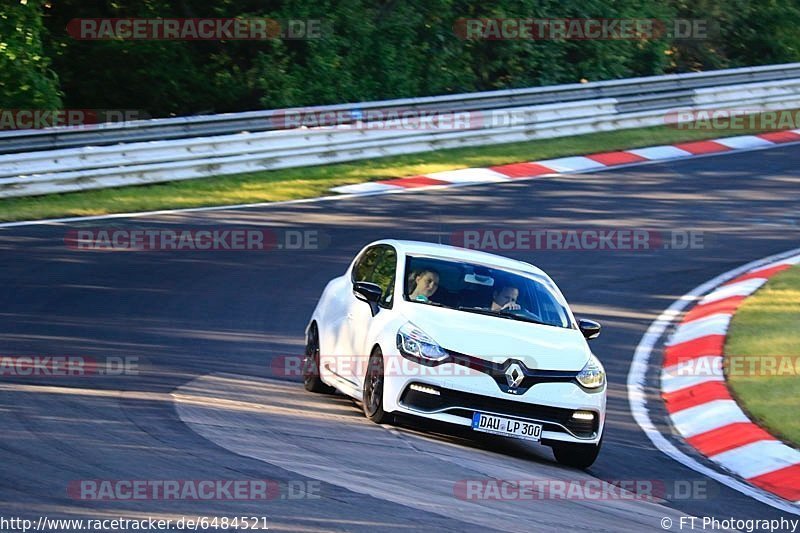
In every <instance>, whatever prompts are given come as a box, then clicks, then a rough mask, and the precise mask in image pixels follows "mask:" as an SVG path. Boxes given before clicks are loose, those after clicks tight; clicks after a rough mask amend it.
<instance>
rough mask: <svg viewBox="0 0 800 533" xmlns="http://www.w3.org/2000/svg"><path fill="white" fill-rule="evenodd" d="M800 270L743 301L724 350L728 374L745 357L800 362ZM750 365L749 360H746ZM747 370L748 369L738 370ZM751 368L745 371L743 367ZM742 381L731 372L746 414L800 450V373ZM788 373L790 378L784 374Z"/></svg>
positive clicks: (782, 275) (780, 276) (777, 278)
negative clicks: (778, 357) (738, 359)
mask: <svg viewBox="0 0 800 533" xmlns="http://www.w3.org/2000/svg"><path fill="white" fill-rule="evenodd" d="M798 325H800V266H795V267H792V268H791V269H789V270H786V271H784V272H781V273H780V274H777V275H776V276H775V277H773V278H771V279H770V280H769V281H768V282H767V284H766V285H764V287H763V288H762V289H761V290H759V291H758V292H757V293H756V294H755V295H754V296H752V297H750V298H748V299H747V300H745V302H744V303H743V304H742V306H741V307H740V308H739V310H738V312H737V313H736V315H735V316H734V318H733V321H732V322H731V327H730V330H729V332H728V338H727V340H726V345H725V354H726V357H728V358H730V359H729V361H728V362H729V368H733V369H735V368H737V363H736V359H737V358H739V357H744V356H776V355H777V356H794V357H795V358H796V359H795V360H798V359H800V337H798V331H800V328H798ZM748 361H749V360H748ZM740 366H744V365H740ZM745 368H747V366H745ZM793 368H794V369H795V373H794V375H779V376H744V375H742V374H744V373H748V372H737V374H738V375H732V374H734V373H732V372H729V373H728V374H729V375H728V383H729V384H730V387H731V390H732V391H733V394H734V396H735V397H736V399H737V400H738V401H739V403H740V405H742V406H743V407H744V409H745V411H747V413H748V414H749V415H750V416H751V417H752V418H753V419H754V420H756V421H758V423H759V424H761V425H762V426H763V427H764V428H765V429H767V430H768V431H769V432H770V433H772V434H773V435H775V436H776V437H779V438H781V439H783V440H784V441H786V442H789V443H791V444H794V445H795V446H797V447H800V416H798V414H800V373H798V372H797V370H798V365H797V364H794V365H793ZM785 373H788V372H785Z"/></svg>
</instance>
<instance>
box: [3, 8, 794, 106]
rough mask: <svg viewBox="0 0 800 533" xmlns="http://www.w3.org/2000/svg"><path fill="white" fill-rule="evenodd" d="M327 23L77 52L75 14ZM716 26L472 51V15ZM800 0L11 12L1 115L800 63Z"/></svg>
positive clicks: (253, 102)
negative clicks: (458, 29)
mask: <svg viewBox="0 0 800 533" xmlns="http://www.w3.org/2000/svg"><path fill="white" fill-rule="evenodd" d="M106 17H109V18H111V17H113V18H125V17H147V18H164V17H189V18H197V17H246V18H250V17H269V18H273V19H278V20H286V19H322V20H324V21H325V24H326V26H325V28H324V30H323V32H322V37H321V38H317V39H300V40H289V39H286V40H281V39H268V40H258V41H235V40H228V41H145V40H104V41H88V40H77V39H74V38H73V37H71V36H70V35H69V34H68V32H67V30H66V27H67V24H68V22H69V21H70V20H71V19H74V18H106ZM473 17H503V18H513V17H525V18H532V17H535V18H604V19H610V18H637V19H642V18H652V19H661V20H666V21H669V20H672V19H675V18H683V19H704V20H707V21H709V23H710V25H709V36H708V38H707V39H702V40H690V39H689V40H681V39H674V38H672V37H670V36H661V37H658V38H651V39H639V40H502V41H500V40H464V39H461V38H459V37H457V36H456V33H455V32H454V23H455V21H456V20H458V19H460V18H473ZM799 27H800V7H798V2H797V0H495V1H493V2H485V1H483V0H480V1H476V0H406V1H402V0H389V1H381V2H368V1H365V0H339V1H332V0H294V1H285V2H279V1H274V0H175V1H167V0H0V107H2V108H6V109H10V108H30V107H35V108H49V109H54V108H60V107H67V108H84V109H86V108H92V109H136V110H143V111H145V112H147V113H148V114H150V115H152V116H167V115H171V114H175V115H187V114H193V113H208V112H215V113H218V112H226V111H243V110H252V109H263V108H279V107H287V106H299V105H311V104H327V103H338V102H354V101H364V100H379V99H387V98H396V97H405V96H424V95H437V94H447V93H459V92H469V91H482V90H491V89H502V88H515V87H529V86H536V85H549V84H555V83H569V82H577V81H580V80H590V81H594V80H603V79H613V78H624V77H630V76H641V75H653V74H662V73H669V72H687V71H693V70H709V69H717V68H726V67H735V66H744V65H758V64H768V63H780V62H789V61H798V60H800V32H799V31H797V28H799Z"/></svg>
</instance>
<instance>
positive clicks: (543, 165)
mask: <svg viewBox="0 0 800 533" xmlns="http://www.w3.org/2000/svg"><path fill="white" fill-rule="evenodd" d="M790 142H800V129H797V130H786V131H775V132H769V133H761V134H759V135H740V136H737V137H724V138H722V139H714V140H709V141H693V142H686V143H678V144H674V145H661V146H651V147H648V148H637V149H635V150H624V151H619V152H602V153H597V154H591V155H587V156H571V157H559V158H557V159H545V160H542V161H530V162H527V163H512V164H510V165H499V166H494V167H488V168H463V169H459V170H446V171H444V172H433V173H431V174H423V175H419V176H410V177H407V178H398V179H391V180H381V181H369V182H366V183H356V184H354V185H342V186H340V187H334V188H332V189H331V191H333V192H337V193H341V194H375V193H386V192H398V191H404V190H408V189H423V188H434V187H436V188H440V187H451V186H455V185H464V184H474V183H493V182H507V181H515V180H521V179H533V178H537V177H543V176H547V175H554V174H580V173H586V172H595V171H598V170H603V169H606V168H612V167H619V166H627V165H636V164H642V163H649V162H657V161H666V160H670V159H681V158H686V157H693V156H700V155H709V154H720V153H724V152H732V151H736V150H741V151H747V150H759V149H763V148H768V147H771V146H774V145H777V144H783V143H790Z"/></svg>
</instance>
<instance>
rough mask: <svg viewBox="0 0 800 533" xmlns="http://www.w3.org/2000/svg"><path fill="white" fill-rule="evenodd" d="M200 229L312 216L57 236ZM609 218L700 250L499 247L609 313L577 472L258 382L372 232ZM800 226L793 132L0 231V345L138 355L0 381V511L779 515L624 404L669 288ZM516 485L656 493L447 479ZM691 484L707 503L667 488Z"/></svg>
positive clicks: (300, 517) (635, 518)
mask: <svg viewBox="0 0 800 533" xmlns="http://www.w3.org/2000/svg"><path fill="white" fill-rule="evenodd" d="M201 226H202V227H211V228H219V229H224V228H234V227H235V228H258V227H261V228H263V227H266V228H270V229H274V230H278V231H279V232H281V231H284V230H287V229H288V230H300V231H310V232H316V233H315V235H317V236H318V237H319V238H320V242H321V243H322V244H321V246H320V247H319V249H313V250H288V249H281V250H277V249H276V250H273V251H268V252H264V251H260V252H255V251H147V252H98V251H78V250H74V249H71V248H69V247H68V246H67V245H65V236H66V235H67V234H68V232H69V231H70V230H75V229H81V228H86V227H88V228H123V229H126V228H127V229H134V228H137V229H141V228H148V229H155V228H162V229H182V228H199V227H201ZM625 228H627V229H648V230H652V231H658V232H670V231H676V232H696V233H695V235H702V246H701V247H696V248H694V249H684V250H673V249H657V250H650V251H641V250H640V251H620V250H604V251H586V250H583V251H566V250H533V251H526V250H518V251H508V252H502V253H504V254H505V255H509V256H511V257H515V258H519V259H523V260H526V261H530V262H533V263H535V264H537V265H538V266H540V267H542V268H543V269H544V270H545V271H547V272H548V273H549V274H550V275H551V276H552V277H553V278H554V279H555V280H556V282H557V283H559V285H560V287H561V289H562V290H563V292H564V293H565V295H566V297H567V299H568V300H569V302H570V303H571V305H572V307H573V309H574V311H575V312H576V314H577V315H579V316H585V317H588V318H593V319H597V320H598V321H600V322H601V323H602V324H603V326H604V330H603V333H602V334H601V336H600V338H599V339H597V340H596V341H593V344H592V348H593V350H594V351H595V353H597V354H598V356H599V357H600V358H601V359H602V360H603V362H604V363H605V366H606V369H607V371H608V373H609V381H610V389H609V409H608V418H607V426H606V435H605V439H604V448H603V451H602V452H601V455H600V457H599V459H598V461H597V463H595V465H594V466H593V467H592V468H591V469H589V471H588V473H583V472H579V471H577V470H570V469H567V468H563V467H560V466H558V465H557V464H556V463H555V462H554V461H553V460H552V456H551V454H550V452H549V449H547V448H543V447H536V446H529V445H520V444H516V443H506V442H498V441H493V440H491V439H485V438H478V439H468V438H466V437H465V435H463V434H445V435H439V434H431V433H426V432H424V431H421V430H420V429H421V428H418V427H416V426H414V425H413V424H408V423H404V424H402V425H400V426H398V427H388V426H387V427H382V426H377V425H375V424H372V423H370V422H368V421H367V420H366V419H365V418H363V416H362V415H361V413H360V410H359V409H358V407H357V406H355V405H354V404H353V403H352V402H350V401H349V400H346V399H345V398H343V397H336V396H318V395H312V394H310V393H306V392H305V391H304V390H303V389H302V385H301V384H300V383H299V378H285V377H281V376H276V372H275V368H276V365H275V364H274V361H276V358H279V357H282V356H286V355H299V354H300V353H301V352H302V349H303V329H304V327H305V325H306V321H307V320H308V317H309V316H310V313H311V311H312V309H313V307H314V304H315V302H316V299H317V297H318V296H319V294H320V293H321V291H322V289H323V287H324V285H325V283H326V282H327V281H328V280H329V279H330V278H332V277H334V276H337V275H340V274H341V273H342V272H343V271H344V269H345V268H346V267H347V265H348V263H349V261H350V259H351V258H352V257H353V255H354V254H355V253H356V252H357V251H358V250H359V249H360V248H361V247H362V246H363V245H364V244H366V243H367V242H370V241H372V240H375V239H379V238H384V237H396V238H407V239H418V240H428V241H438V240H441V241H442V242H445V243H446V242H449V240H450V236H451V235H452V234H453V233H454V232H458V231H462V230H481V229H511V230H536V229H563V230H569V229H576V230H583V229H605V230H614V229H625ZM799 241H800V147H798V146H783V147H776V148H773V149H769V150H762V151H756V152H749V153H738V154H731V155H723V156H719V157H705V158H695V159H691V160H686V161H672V162H667V163H661V164H654V165H647V166H638V167H631V168H627V169H617V170H610V171H605V172H600V173H596V174H584V175H572V176H564V177H558V178H542V179H539V180H534V181H525V182H517V183H504V184H488V185H474V186H469V187H457V188H450V189H445V190H436V191H427V192H413V193H408V194H392V195H382V196H362V197H353V198H344V199H336V200H332V201H317V202H305V203H292V204H284V205H275V206H269V207H258V208H248V209H237V210H218V211H204V212H191V213H174V214H165V215H159V216H148V217H136V218H119V219H106V220H94V221H87V222H81V223H57V224H56V223H53V224H46V225H31V226H20V227H11V228H5V229H0V261H1V263H0V264H2V270H0V272H2V274H0V276H2V287H3V290H2V292H1V293H0V355H3V356H10V355H29V356H67V355H68V356H82V357H87V358H94V359H95V360H98V361H102V360H106V359H107V358H109V357H116V358H128V360H134V361H136V365H137V366H136V372H133V371H131V372H128V374H127V375H120V376H97V375H92V376H84V377H58V376H53V377H46V376H36V377H26V376H3V377H0V411H2V421H3V422H2V434H0V454H1V455H0V461H2V474H1V475H2V482H0V515H1V516H4V517H10V516H16V517H24V518H29V519H33V520H36V519H38V517H40V516H47V517H48V518H57V517H61V518H70V517H74V518H111V517H117V516H122V517H148V516H149V517H159V518H165V519H166V518H173V519H174V518H179V517H182V516H194V517H197V516H220V517H221V516H228V517H233V516H243V515H246V516H266V517H267V519H266V525H267V526H269V528H270V529H273V530H291V531H330V530H343V531H345V530H346V531H373V530H376V529H378V528H380V529H386V530H396V531H413V530H433V529H437V530H442V531H479V530H486V528H493V529H497V530H505V531H525V530H536V531H551V530H552V531H554V530H563V529H564V528H565V527H569V528H570V529H577V530H585V531H590V530H591V531H620V530H629V531H661V530H662V528H661V519H662V518H663V517H670V518H672V519H673V520H675V521H677V520H679V517H680V516H683V515H694V516H716V517H719V518H730V517H734V518H741V519H769V518H780V517H782V516H783V517H786V518H797V516H790V515H787V514H785V513H781V512H779V511H777V510H776V509H774V508H772V507H770V506H767V505H764V504H761V503H759V502H757V501H755V500H753V499H751V498H748V497H746V496H744V495H742V494H740V493H739V492H736V491H734V490H731V489H729V488H727V487H725V486H723V485H720V484H718V483H716V482H714V481H711V480H708V479H706V478H704V477H703V476H701V475H700V474H697V473H695V472H694V471H692V470H689V469H687V468H685V467H683V466H681V465H680V464H678V463H676V462H675V461H673V460H671V459H670V458H668V457H667V456H665V455H663V454H662V453H661V452H659V451H658V450H656V449H654V447H653V446H652V444H651V443H650V441H649V440H648V439H647V437H646V436H645V435H644V434H643V433H642V432H641V430H640V429H639V428H638V426H637V425H636V424H635V422H634V420H633V418H632V417H631V415H630V412H629V409H628V400H627V395H626V388H625V381H626V376H627V373H628V368H629V363H630V361H631V358H632V355H633V352H634V349H635V347H636V345H637V343H638V342H639V340H640V338H641V336H642V334H643V333H644V332H645V330H646V329H647V327H648V325H649V324H650V322H651V321H652V320H654V319H655V318H656V317H657V316H658V314H659V313H660V312H661V311H663V310H664V309H665V308H666V307H668V306H669V305H670V303H671V302H672V301H674V300H675V299H676V298H678V297H680V296H681V295H683V294H684V293H686V292H687V291H689V290H691V289H692V288H694V287H695V286H697V285H699V284H700V283H703V282H704V281H706V280H708V279H710V278H713V277H714V276H716V275H718V274H719V273H721V272H723V271H726V270H729V269H731V268H734V267H736V266H739V265H741V264H744V263H746V262H748V261H751V260H754V259H758V258H760V257H764V256H767V255H770V254H774V253H778V252H782V251H785V250H788V249H791V248H794V247H797V246H798V242H799ZM131 358H133V359H131ZM656 363H658V361H656V362H655V363H654V364H656ZM652 415H653V416H654V417H658V416H659V413H658V412H654V413H653V414H652ZM686 452H687V453H691V452H690V451H688V450H686ZM530 477H537V478H545V479H551V480H577V481H586V480H591V479H592V478H593V477H594V478H599V479H601V480H605V481H608V482H614V481H617V480H652V481H656V482H658V483H661V484H663V486H664V487H666V488H667V489H666V492H667V493H666V494H665V498H664V499H663V501H657V502H646V501H636V500H629V499H622V500H613V499H606V500H601V501H596V500H594V501H593V500H575V499H550V500H543V501H530V500H529V501H496V500H481V501H474V500H465V499H463V498H458V497H457V492H458V491H457V490H456V488H455V487H457V486H458V483H459V481H461V482H463V481H464V480H470V479H482V480H485V479H501V480H521V479H526V478H530ZM87 479H101V480H153V479H156V480H231V479H234V480H241V479H268V480H274V481H277V482H278V483H279V484H280V485H281V487H289V486H294V485H292V484H295V485H297V484H302V483H305V484H304V485H302V486H303V487H306V488H307V489H308V488H309V487H311V488H313V487H318V491H316V489H314V491H312V492H313V494H310V493H307V494H305V496H304V497H301V496H303V495H300V496H298V495H297V494H295V496H296V497H291V496H292V495H291V494H288V493H286V494H284V493H283V492H282V493H281V497H277V498H275V499H272V500H269V501H258V500H236V501H233V500H215V501H187V500H179V501H175V500H164V499H160V500H125V501H95V500H86V499H80V498H76V497H75V494H74V492H71V491H69V490H68V487H70V486H71V485H70V483H71V482H72V483H75V482H76V481H77V480H87ZM309 482H318V484H315V483H309ZM692 482H700V483H701V484H702V486H703V487H704V489H705V492H704V494H703V495H702V496H701V495H698V494H697V493H695V494H694V495H693V496H691V497H685V496H682V495H676V494H674V493H673V492H674V491H672V490H671V489H670V487H675V486H677V484H678V483H683V484H686V483H692ZM297 486H300V485H297ZM681 486H683V485H681ZM281 490H283V489H281ZM287 490H288V489H287ZM309 490H310V489H309ZM676 523H677V522H676ZM674 529H676V530H677V526H676V527H675V528H674Z"/></svg>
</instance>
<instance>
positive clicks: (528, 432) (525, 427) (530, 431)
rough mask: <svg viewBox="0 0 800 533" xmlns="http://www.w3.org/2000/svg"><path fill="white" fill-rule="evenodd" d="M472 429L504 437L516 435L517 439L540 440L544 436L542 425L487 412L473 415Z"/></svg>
mask: <svg viewBox="0 0 800 533" xmlns="http://www.w3.org/2000/svg"><path fill="white" fill-rule="evenodd" d="M472 429H474V430H475V431H483V432H484V433H493V434H495V435H503V436H504V437H514V438H516V439H525V440H539V439H540V438H541V437H542V425H541V424H533V423H531V422H525V421H523V420H515V419H513V418H504V417H502V416H495V415H487V414H486V413H475V414H474V415H472Z"/></svg>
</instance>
